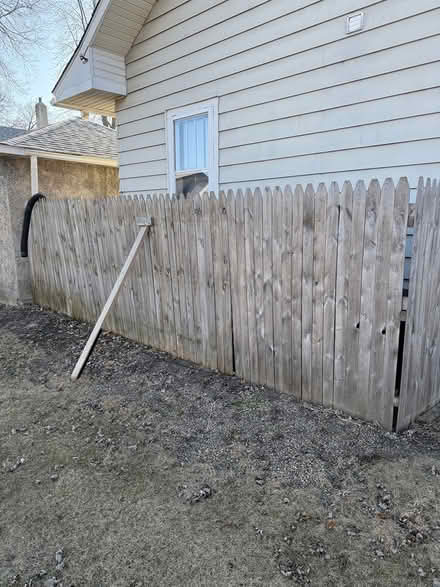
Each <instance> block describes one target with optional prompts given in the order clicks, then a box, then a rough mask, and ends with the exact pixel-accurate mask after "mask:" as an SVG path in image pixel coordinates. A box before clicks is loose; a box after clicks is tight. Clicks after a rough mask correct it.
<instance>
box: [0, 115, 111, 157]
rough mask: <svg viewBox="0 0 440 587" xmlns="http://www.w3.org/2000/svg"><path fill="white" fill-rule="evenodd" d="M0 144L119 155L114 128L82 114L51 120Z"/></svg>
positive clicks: (91, 154) (45, 149)
mask: <svg viewBox="0 0 440 587" xmlns="http://www.w3.org/2000/svg"><path fill="white" fill-rule="evenodd" d="M3 144H6V145H11V146H13V147H21V148H23V149H33V150H35V151H48V152H51V153H63V154H66V155H83V156H89V157H102V158H105V159H115V160H117V158H118V144H117V136H116V131H115V130H113V129H111V128H107V127H105V126H102V125H101V124H96V123H94V122H90V121H88V120H84V119H82V118H72V119H70V120H64V121H62V122H58V123H56V124H50V125H49V126H46V127H45V128H41V129H38V130H34V131H32V132H30V133H27V134H25V135H22V136H19V137H15V138H13V139H9V140H7V141H3ZM0 151H1V149H0Z"/></svg>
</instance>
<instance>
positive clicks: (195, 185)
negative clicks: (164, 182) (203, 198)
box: [176, 173, 209, 198]
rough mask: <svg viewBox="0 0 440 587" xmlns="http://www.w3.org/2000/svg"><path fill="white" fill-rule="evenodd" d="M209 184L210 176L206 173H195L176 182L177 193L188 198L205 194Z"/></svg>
mask: <svg viewBox="0 0 440 587" xmlns="http://www.w3.org/2000/svg"><path fill="white" fill-rule="evenodd" d="M208 183H209V180H208V176H207V175H205V174H204V173H194V174H193V175H187V176H185V177H178V178H177V180H176V193H177V194H183V195H184V196H185V197H186V198H188V197H191V196H193V195H194V194H199V193H200V192H203V191H204V190H205V188H206V187H207V185H208Z"/></svg>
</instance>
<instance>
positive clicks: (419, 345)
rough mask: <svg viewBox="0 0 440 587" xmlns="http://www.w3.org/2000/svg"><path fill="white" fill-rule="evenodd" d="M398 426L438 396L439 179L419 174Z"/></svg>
mask: <svg viewBox="0 0 440 587" xmlns="http://www.w3.org/2000/svg"><path fill="white" fill-rule="evenodd" d="M415 228H416V230H415V237H414V238H415V240H414V250H413V259H412V265H411V279H410V288H409V299H408V321H407V325H406V333H405V350H404V357H403V374H402V387H401V392H400V405H399V415H398V422H397V428H398V430H403V429H405V428H406V427H407V426H408V425H409V424H410V423H411V422H412V421H414V420H415V419H416V417H417V416H418V415H420V414H422V413H423V412H425V411H426V410H428V409H429V408H430V407H432V406H434V405H435V404H436V403H437V402H438V401H440V183H437V182H436V181H434V182H431V180H428V181H427V182H426V184H424V182H423V180H420V183H419V188H418V194H417V206H416V226H415Z"/></svg>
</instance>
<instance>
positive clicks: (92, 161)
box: [0, 143, 119, 167]
mask: <svg viewBox="0 0 440 587" xmlns="http://www.w3.org/2000/svg"><path fill="white" fill-rule="evenodd" d="M1 155H7V156H15V157H33V156H35V157H38V158H39V159H53V160H57V161H68V162H71V163H83V164H85V165H102V166H104V167H119V161H118V159H117V158H115V159H109V158H108V157H99V156H93V155H80V154H70V153H57V152H56V151H42V150H37V149H27V148H23V147H13V146H11V145H5V144H4V143H0V156H1Z"/></svg>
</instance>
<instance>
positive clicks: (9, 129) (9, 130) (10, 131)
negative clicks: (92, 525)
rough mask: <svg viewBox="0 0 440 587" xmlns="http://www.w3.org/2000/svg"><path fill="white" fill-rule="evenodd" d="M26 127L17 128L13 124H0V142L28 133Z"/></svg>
mask: <svg viewBox="0 0 440 587" xmlns="http://www.w3.org/2000/svg"><path fill="white" fill-rule="evenodd" d="M26 132H27V131H25V130H24V128H15V127H13V126H0V142H1V141H8V140H9V139H13V138H14V137H18V136H20V135H24V134H26Z"/></svg>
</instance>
